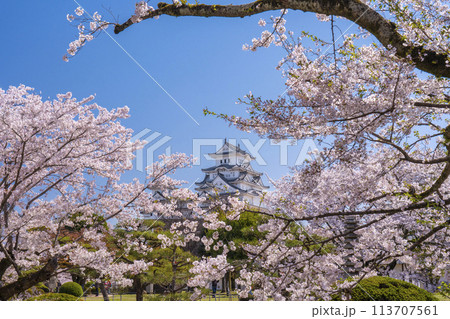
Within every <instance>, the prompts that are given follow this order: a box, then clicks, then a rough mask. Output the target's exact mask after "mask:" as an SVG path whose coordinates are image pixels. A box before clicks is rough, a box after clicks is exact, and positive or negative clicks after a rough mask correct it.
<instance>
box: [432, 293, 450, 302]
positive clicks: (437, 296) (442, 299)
mask: <svg viewBox="0 0 450 319" xmlns="http://www.w3.org/2000/svg"><path fill="white" fill-rule="evenodd" d="M433 295H434V296H435V297H436V298H438V299H439V300H441V301H450V298H445V297H444V296H442V295H441V294H433Z"/></svg>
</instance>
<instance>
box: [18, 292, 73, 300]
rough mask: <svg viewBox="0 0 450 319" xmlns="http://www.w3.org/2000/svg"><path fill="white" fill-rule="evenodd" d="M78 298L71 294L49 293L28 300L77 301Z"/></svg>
mask: <svg viewBox="0 0 450 319" xmlns="http://www.w3.org/2000/svg"><path fill="white" fill-rule="evenodd" d="M77 300H78V298H77V297H75V296H72V295H69V294H62V293H59V294H57V293H48V294H43V295H40V296H36V297H32V298H29V299H27V301H77Z"/></svg>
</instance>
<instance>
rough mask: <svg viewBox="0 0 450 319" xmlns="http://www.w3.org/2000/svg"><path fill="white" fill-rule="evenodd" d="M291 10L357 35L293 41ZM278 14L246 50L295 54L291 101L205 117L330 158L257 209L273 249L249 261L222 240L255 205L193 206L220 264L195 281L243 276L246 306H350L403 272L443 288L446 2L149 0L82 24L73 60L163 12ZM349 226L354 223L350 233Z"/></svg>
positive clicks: (290, 62) (299, 172) (203, 269)
mask: <svg viewBox="0 0 450 319" xmlns="http://www.w3.org/2000/svg"><path fill="white" fill-rule="evenodd" d="M287 9H291V10H294V11H295V10H300V11H305V12H315V13H317V14H318V19H319V20H320V21H322V23H328V22H327V21H330V20H331V23H332V26H333V23H334V19H335V17H341V18H345V19H348V20H350V21H353V22H354V23H356V24H357V25H358V26H359V27H360V30H359V33H354V34H345V35H343V37H342V38H343V41H342V43H337V42H336V41H333V42H332V43H330V42H327V41H326V40H323V39H319V38H317V36H316V35H314V34H309V33H306V32H303V33H301V34H299V35H296V34H294V33H293V32H290V31H287V30H286V19H287V18H286V14H287V11H286V10H287ZM78 10H79V11H78V13H77V15H78V16H80V17H82V16H83V14H84V13H83V12H82V9H81V8H79V9H78ZM270 10H281V15H280V16H278V17H272V18H271V21H264V20H261V21H260V23H259V24H260V25H261V26H262V27H265V26H268V27H270V28H268V30H264V31H263V32H262V34H261V37H260V38H255V39H253V40H252V44H251V45H244V49H249V50H252V51H254V50H257V49H258V48H260V47H268V46H270V45H272V44H274V45H277V46H280V47H281V48H283V49H284V50H286V57H285V59H283V60H282V61H281V62H280V64H279V68H280V70H281V71H282V75H283V76H284V78H285V81H286V92H285V93H286V94H284V93H283V94H282V95H281V96H279V97H277V98H275V99H271V100H265V99H263V98H261V97H256V96H253V95H252V94H248V95H247V96H246V98H245V99H243V100H242V101H241V102H242V103H243V104H245V105H246V106H247V111H248V116H246V117H237V116H233V115H228V114H215V113H214V112H213V111H207V112H209V113H210V114H212V115H217V116H218V117H220V118H223V119H224V120H226V121H227V122H228V123H229V124H230V125H234V126H236V127H237V128H238V129H241V130H243V131H249V132H256V133H257V134H259V135H261V136H267V137H270V138H274V139H284V138H295V139H303V138H314V139H316V140H317V141H319V142H320V143H321V146H322V148H321V150H320V151H319V152H317V153H316V154H315V156H314V159H313V160H312V161H310V162H308V163H307V164H305V165H304V166H302V167H295V168H293V171H292V173H291V174H290V175H288V176H286V177H284V178H282V179H281V180H279V181H273V184H274V186H275V188H276V190H275V191H274V192H272V193H270V194H268V195H267V196H266V198H265V205H266V207H265V208H263V209H260V210H257V211H253V212H254V213H257V214H263V215H266V216H267V222H265V223H263V224H261V225H259V227H258V231H259V232H260V233H263V234H264V238H263V239H261V240H259V241H258V243H256V244H255V243H251V244H250V243H247V244H245V243H242V244H240V249H242V250H243V251H245V253H246V254H247V256H248V258H247V259H241V260H239V261H233V260H231V259H230V258H228V253H229V252H230V251H233V250H235V249H236V247H235V245H236V244H235V243H234V242H232V241H226V240H224V238H221V236H220V234H221V233H223V232H224V231H226V230H227V228H228V229H229V227H230V224H231V221H233V220H236V219H239V217H240V214H241V213H242V212H245V211H248V210H249V209H248V208H246V206H245V203H241V202H239V201H238V200H237V199H235V198H229V199H227V200H225V199H219V198H215V199H214V198H212V199H210V200H209V207H208V209H207V210H203V209H200V208H199V207H198V206H196V205H194V204H191V208H192V209H193V210H194V211H197V214H198V216H199V217H201V218H202V220H203V226H204V227H206V228H207V229H210V232H209V233H212V235H211V236H209V237H207V236H204V237H203V238H201V241H202V242H203V244H204V245H205V248H206V249H207V250H208V249H211V247H212V248H213V250H215V251H218V252H220V253H219V254H217V255H216V254H215V255H214V257H213V256H209V257H204V258H202V259H201V260H199V261H196V262H195V263H194V267H193V268H192V270H191V272H192V273H193V274H194V277H193V278H192V279H191V281H190V284H191V285H192V286H194V287H206V286H208V284H209V282H211V281H212V280H218V279H220V278H222V277H223V276H224V275H225V274H226V273H227V272H230V271H233V272H235V273H236V272H238V273H239V279H238V280H237V282H238V283H239V284H240V286H241V289H240V291H239V293H240V295H241V297H246V296H247V295H248V294H249V292H250V291H252V293H253V295H254V297H255V298H256V299H260V300H266V299H268V298H273V299H275V300H285V299H293V300H305V299H311V300H317V299H330V298H332V297H336V296H340V297H342V298H345V297H346V296H348V295H347V292H348V289H351V288H352V287H353V286H355V285H356V284H357V283H358V281H359V280H361V279H362V278H365V277H368V276H372V275H375V274H380V273H381V274H388V275H389V269H390V268H391V266H392V264H393V263H395V262H398V261H400V262H403V263H406V264H407V265H408V266H409V268H410V269H411V270H412V271H415V272H417V273H426V274H428V276H430V277H432V278H433V279H435V280H438V278H439V277H440V276H441V275H442V274H443V273H444V272H445V271H446V269H448V267H449V260H450V258H449V257H450V237H449V231H450V216H449V210H448V209H449V204H450V194H449V191H448V189H449V186H450V184H449V175H450V157H449V152H450V144H449V143H450V125H449V120H450V118H449V114H448V113H449V109H450V106H449V105H450V103H449V102H450V92H449V88H450V83H449V79H448V78H449V77H450V64H449V63H450V49H449V48H450V32H449V21H450V7H449V5H448V4H447V3H445V2H443V1H428V0H413V1H404V0H366V1H357V0H334V1H321V0H287V1H268V0H267V1H266V0H260V1H255V2H253V3H248V4H242V5H204V4H197V3H196V4H188V3H185V2H179V1H174V3H173V4H166V3H159V4H158V6H157V8H156V9H155V8H153V7H151V6H150V5H149V4H148V3H147V2H146V1H141V2H139V3H137V4H136V8H135V13H134V15H132V16H131V17H130V18H129V19H128V20H127V21H125V22H123V23H121V24H117V23H109V22H107V21H104V20H102V18H101V17H100V16H98V15H97V16H96V18H94V19H93V20H94V21H92V19H86V18H85V19H84V20H81V23H80V28H79V29H80V30H81V31H80V34H79V39H78V40H76V41H74V42H72V43H71V45H70V48H69V51H68V53H69V55H75V54H76V53H77V52H78V50H79V49H80V48H81V47H82V46H83V45H84V44H85V43H86V41H89V40H90V39H92V38H93V37H94V36H95V35H97V34H98V33H99V32H101V31H102V30H104V29H105V28H107V27H108V26H110V25H112V26H113V27H114V32H115V33H116V34H118V33H120V32H123V31H124V30H126V29H128V28H130V27H132V26H133V25H134V24H136V23H139V22H142V21H144V20H149V19H151V18H156V17H159V16H164V15H171V16H199V17H212V16H214V17H245V16H250V15H255V14H258V13H261V12H265V11H270ZM68 19H69V20H72V19H73V17H72V16H69V17H68ZM87 22H89V23H90V25H89V27H85V24H86V23H87ZM91 23H93V24H91ZM155 23H157V22H155ZM318 23H320V22H318ZM86 30H89V31H86ZM332 32H334V29H333V28H332ZM330 47H331V48H332V50H328V48H330ZM199 200H200V199H199ZM199 205H200V204H199ZM200 206H201V205H200ZM206 212H207V213H206ZM224 216H225V218H224ZM350 221H354V222H355V223H356V227H354V228H353V229H352V228H349V226H348V225H349V222H350ZM163 240H164V238H163ZM165 240H166V241H167V245H169V244H173V243H174V241H173V240H172V239H170V238H166V239H165ZM181 244H182V243H181ZM348 277H351V280H345V279H346V278H348ZM199 294H200V290H197V292H196V295H195V296H194V297H196V296H197V295H199Z"/></svg>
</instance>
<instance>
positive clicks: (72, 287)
mask: <svg viewBox="0 0 450 319" xmlns="http://www.w3.org/2000/svg"><path fill="white" fill-rule="evenodd" d="M59 292H60V293H62V294H69V295H72V296H75V297H81V296H82V295H83V288H81V286H80V285H79V284H77V283H76V282H66V283H65V284H63V285H62V286H61V287H60V288H59Z"/></svg>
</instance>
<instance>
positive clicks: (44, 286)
mask: <svg viewBox="0 0 450 319" xmlns="http://www.w3.org/2000/svg"><path fill="white" fill-rule="evenodd" d="M35 287H36V288H38V289H40V290H42V291H43V292H45V293H48V292H50V289H48V287H47V286H46V285H44V284H43V283H42V282H40V283H38V284H37V285H36V286H35Z"/></svg>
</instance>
